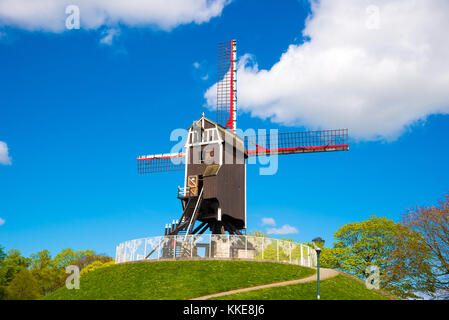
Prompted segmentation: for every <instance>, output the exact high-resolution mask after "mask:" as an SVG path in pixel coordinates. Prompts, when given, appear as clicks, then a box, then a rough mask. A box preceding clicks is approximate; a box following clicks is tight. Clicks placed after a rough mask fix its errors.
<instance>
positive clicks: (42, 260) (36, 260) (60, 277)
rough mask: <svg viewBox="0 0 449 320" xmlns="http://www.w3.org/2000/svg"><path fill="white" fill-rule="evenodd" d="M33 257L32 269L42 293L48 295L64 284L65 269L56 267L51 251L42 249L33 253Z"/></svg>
mask: <svg viewBox="0 0 449 320" xmlns="http://www.w3.org/2000/svg"><path fill="white" fill-rule="evenodd" d="M31 259H32V261H31V266H30V271H31V273H32V275H33V276H34V278H35V279H36V280H37V282H38V285H39V289H40V293H41V294H43V295H46V294H48V293H50V292H52V291H54V290H56V289H58V288H59V287H61V286H62V284H63V283H64V278H65V270H64V269H63V268H57V267H55V262H54V260H53V259H52V258H51V255H50V251H48V250H42V251H40V252H38V253H33V254H31Z"/></svg>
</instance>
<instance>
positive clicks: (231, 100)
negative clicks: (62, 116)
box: [217, 40, 237, 133]
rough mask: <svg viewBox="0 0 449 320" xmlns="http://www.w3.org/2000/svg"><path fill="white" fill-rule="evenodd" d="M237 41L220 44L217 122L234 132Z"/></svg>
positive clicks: (235, 120)
mask: <svg viewBox="0 0 449 320" xmlns="http://www.w3.org/2000/svg"><path fill="white" fill-rule="evenodd" d="M236 63H237V42H236V40H231V41H226V42H222V43H220V44H219V45H218V81H217V123H218V124H220V125H221V126H223V127H225V128H229V129H230V130H231V131H233V132H234V133H235V132H236V128H237V67H236Z"/></svg>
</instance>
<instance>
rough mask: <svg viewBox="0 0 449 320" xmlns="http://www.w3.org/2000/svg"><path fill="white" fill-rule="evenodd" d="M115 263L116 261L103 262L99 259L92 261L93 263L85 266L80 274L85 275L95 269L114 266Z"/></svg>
mask: <svg viewBox="0 0 449 320" xmlns="http://www.w3.org/2000/svg"><path fill="white" fill-rule="evenodd" d="M114 264H115V261H109V262H101V261H99V260H97V261H94V262H92V263H91V264H89V265H87V266H86V267H84V268H83V270H81V272H80V276H82V275H85V274H87V273H89V272H92V271H95V270H97V269H101V268H105V267H109V266H113V265H114Z"/></svg>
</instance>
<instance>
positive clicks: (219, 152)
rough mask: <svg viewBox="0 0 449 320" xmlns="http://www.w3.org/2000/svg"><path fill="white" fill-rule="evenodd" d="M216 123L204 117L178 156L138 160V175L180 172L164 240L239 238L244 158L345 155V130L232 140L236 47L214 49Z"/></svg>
mask: <svg viewBox="0 0 449 320" xmlns="http://www.w3.org/2000/svg"><path fill="white" fill-rule="evenodd" d="M218 51H219V52H218V82H217V120H216V121H212V120H210V119H208V118H206V117H205V116H204V113H203V115H202V117H201V118H199V119H198V120H196V121H194V122H193V124H192V125H191V126H190V128H189V129H188V135H187V138H186V143H185V145H184V151H183V152H181V153H170V154H156V155H146V156H139V157H138V158H137V166H138V172H139V174H146V173H157V172H167V171H178V170H184V186H183V187H178V195H177V197H178V199H179V200H180V201H181V205H182V214H181V217H180V218H179V219H178V220H176V221H175V220H173V221H172V223H170V224H167V225H166V226H165V235H178V236H179V235H185V236H186V237H187V235H200V234H202V233H204V232H206V231H207V230H210V231H211V232H212V234H225V233H226V232H228V233H229V234H231V235H241V234H242V232H243V230H246V161H247V159H248V158H249V157H258V156H265V155H284V154H297V153H311V152H330V151H344V150H349V145H348V130H347V129H337V130H325V131H307V132H289V133H279V134H275V135H273V134H265V135H253V136H245V137H243V138H242V137H241V136H239V135H238V134H237V86H236V85H237V70H236V61H237V50H236V41H235V40H231V41H228V42H224V43H221V44H219V50H218Z"/></svg>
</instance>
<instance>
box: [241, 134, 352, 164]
mask: <svg viewBox="0 0 449 320" xmlns="http://www.w3.org/2000/svg"><path fill="white" fill-rule="evenodd" d="M244 141H245V150H246V152H247V154H248V156H249V157H251V156H259V155H266V154H270V155H273V154H290V153H305V152H323V151H344V150H349V144H348V129H335V130H322V131H304V132H285V133H279V134H266V135H254V136H246V137H245V139H244Z"/></svg>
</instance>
